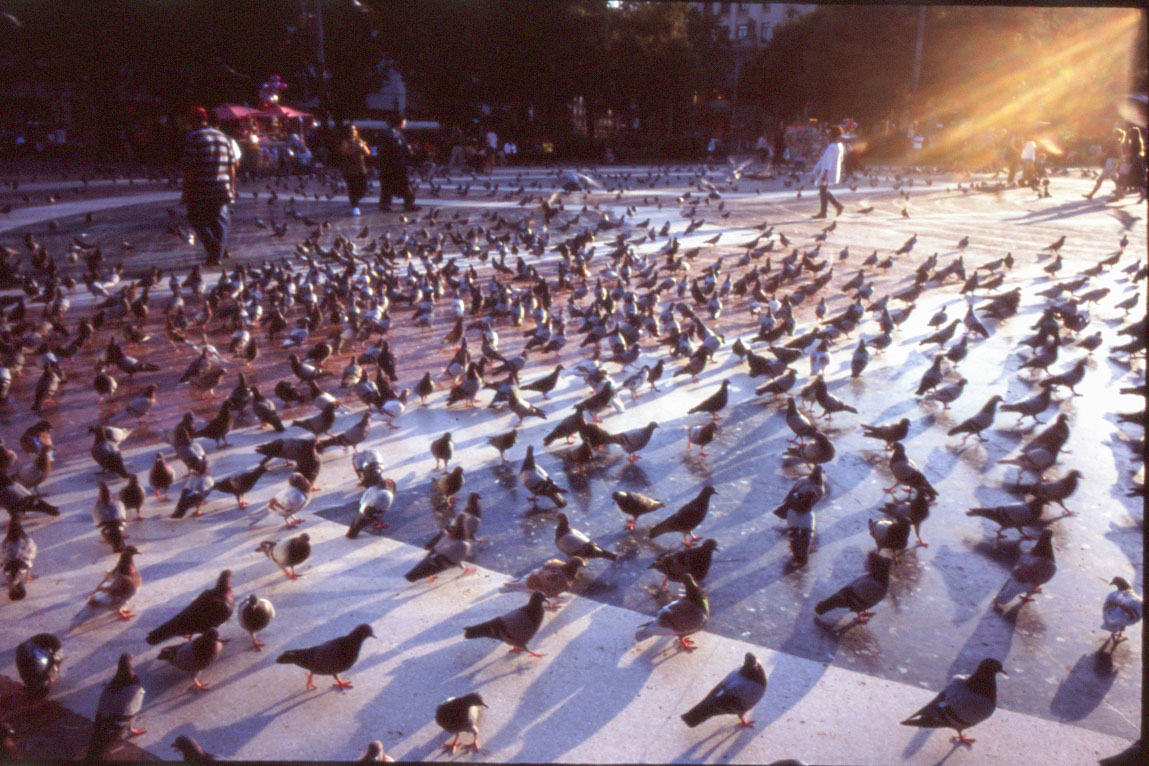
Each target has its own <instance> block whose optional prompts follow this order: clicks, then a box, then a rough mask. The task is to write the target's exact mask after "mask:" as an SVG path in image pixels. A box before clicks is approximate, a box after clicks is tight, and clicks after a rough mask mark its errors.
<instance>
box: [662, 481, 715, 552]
mask: <svg viewBox="0 0 1149 766" xmlns="http://www.w3.org/2000/svg"><path fill="white" fill-rule="evenodd" d="M717 494H718V490H716V489H715V488H714V487H712V486H710V485H709V484H707V485H706V486H705V487H703V488H702V489H701V491H699V493H698V495H696V496H695V497H694V499H693V500H690V501H689V502H687V503H686V504H685V505H683V506H682V507H681V508H679V509H678V510H677V511H675V512H674V513H672V514H671V515H669V516H667V517H666V518H665V519H663V520H662V521H660V522H658V523H657V524H655V525H654V526H653V527H651V528H650V532H649V533H648V534H649V537H650V539H652V540H653V539H654V538H656V537H658V536H659V535H664V534H666V533H667V532H678V533H679V534H681V535H682V542H683V543H684V544H685V545H687V546H690V545H693V544H694V542H695V541H697V540H701V539H702V538H700V537H699V536H698V535H696V534H694V528H695V527H697V526H698V525H699V524H701V523H702V520H703V519H705V518H706V513H707V511H709V510H710V498H711V497H713V496H714V495H717Z"/></svg>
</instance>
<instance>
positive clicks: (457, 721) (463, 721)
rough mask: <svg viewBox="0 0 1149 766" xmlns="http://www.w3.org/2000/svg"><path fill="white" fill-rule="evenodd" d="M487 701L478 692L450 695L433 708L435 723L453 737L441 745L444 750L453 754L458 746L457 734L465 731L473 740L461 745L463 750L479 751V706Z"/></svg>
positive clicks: (484, 705)
mask: <svg viewBox="0 0 1149 766" xmlns="http://www.w3.org/2000/svg"><path fill="white" fill-rule="evenodd" d="M486 706H487V703H485V702H483V698H482V697H481V696H480V695H479V693H478V692H471V693H470V694H464V695H463V696H462V697H450V698H448V699H446V700H444V701H443V702H442V703H441V704H440V705H439V706H438V707H437V708H435V723H437V724H439V725H440V726H442V727H443V729H444V730H445V731H446V732H447V733H448V734H454V735H455V738H454V739H452V740H451V741H450V742H448V743H447V744H446V745H444V746H443V750H444V751H445V752H448V753H451V754H454V752H455V748H457V747H458V746H459V735H461V734H462V733H463V732H467V733H468V734H470V735H471V736H472V737H474V740H473V741H472V742H471V744H469V745H463V749H464V750H471V751H474V752H476V753H477V752H479V728H478V725H477V724H478V722H479V708H484V707H486Z"/></svg>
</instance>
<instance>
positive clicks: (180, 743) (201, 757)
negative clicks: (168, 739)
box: [172, 734, 216, 763]
mask: <svg viewBox="0 0 1149 766" xmlns="http://www.w3.org/2000/svg"><path fill="white" fill-rule="evenodd" d="M172 750H176V751H178V752H179V754H180V757H181V758H183V760H184V763H212V762H214V761H215V760H216V757H215V756H214V755H212V754H211V753H209V752H207V751H206V750H204V749H203V748H202V747H200V745H199V743H198V742H196V741H195V740H194V739H192V738H191V737H189V736H187V735H186V734H181V735H179V736H178V737H176V738H175V741H174V742H172Z"/></svg>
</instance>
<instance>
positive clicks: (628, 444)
mask: <svg viewBox="0 0 1149 766" xmlns="http://www.w3.org/2000/svg"><path fill="white" fill-rule="evenodd" d="M656 428H658V423H655V422H654V421H653V420H652V421H650V422H649V423H647V424H646V425H645V426H643V427H642V428H635V429H632V430H630V431H622V432H620V433H617V434H614V435H613V436H612V437H611V441H613V442H614V443H615V444H617V445H619V446H620V447H622V449H623V451H624V452H626V453H628V454H629V455H630V457H629V458H627V459H628V460H629V461H630V462H631V463H633V462H634V461H636V460H638V459H639V458H640V457H641V455H639V454H638V452H639V450H641V449H642V448H643V447H645V446H646V445H647V444H649V443H650V439H651V437H652V436H654V429H656Z"/></svg>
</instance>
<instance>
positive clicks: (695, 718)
mask: <svg viewBox="0 0 1149 766" xmlns="http://www.w3.org/2000/svg"><path fill="white" fill-rule="evenodd" d="M765 693H766V671H765V670H764V669H763V667H762V663H761V662H759V661H758V658H757V657H755V656H754V655H753V654H752V653H751V652H746V657H745V658H744V659H743V661H742V667H740V668H738V669H737V670H733V671H731V672H730V674H729V675H727V676H726V678H724V679H722V681H721V682H719V683H718V685H717V686H715V687H714V688H713V689H711V690H710V693H709V694H707V695H706V697H704V698H703V700H702V701H701V702H699V703H698V704H697V705H695V706H694V707H692V708H691V709H690V710H688V711H686V712H685V713H683V714H682V721H683V723H685V724H686V725H687V726H689V727H690V728H692V729H693V728H694V727H695V726H698V724H700V723H702V722H703V721H708V720H710V719H711V718H713V717H714V716H716V715H736V716H738V724H737V725H738V726H753V725H754V722H753V721H747V720H746V714H747V713H749V712H750V710H751V709H752V708H753V707H754V706H755V705H757V704H758V701H759V700H761V699H762V695H764V694H765Z"/></svg>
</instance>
